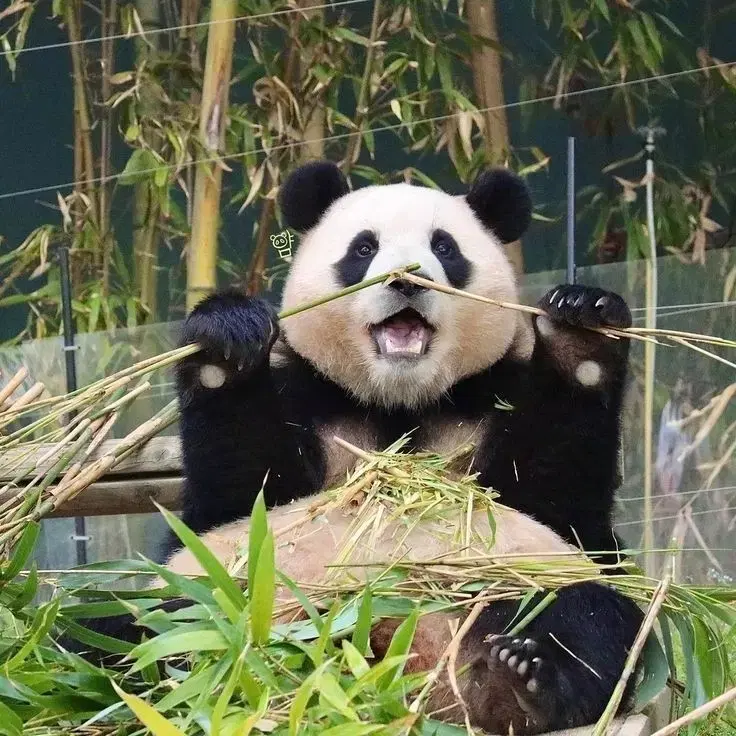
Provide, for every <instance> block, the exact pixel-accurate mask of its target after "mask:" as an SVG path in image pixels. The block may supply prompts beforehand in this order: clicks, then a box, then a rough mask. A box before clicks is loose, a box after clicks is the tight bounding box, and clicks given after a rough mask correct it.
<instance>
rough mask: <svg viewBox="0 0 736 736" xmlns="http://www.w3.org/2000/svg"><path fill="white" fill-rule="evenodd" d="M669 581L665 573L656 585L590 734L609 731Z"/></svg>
mask: <svg viewBox="0 0 736 736" xmlns="http://www.w3.org/2000/svg"><path fill="white" fill-rule="evenodd" d="M671 582H672V578H671V577H670V576H669V575H667V576H665V577H664V579H663V580H662V581H661V582H660V583H659V585H658V586H657V589H656V591H655V592H654V596H653V597H652V602H651V603H650V604H649V610H648V611H647V615H646V616H645V617H644V621H643V623H642V625H641V628H640V629H639V633H638V634H637V635H636V639H635V640H634V643H633V645H632V646H631V651H630V652H629V656H628V657H627V658H626V663H625V664H624V669H623V672H622V673H621V677H620V678H619V681H618V682H617V683H616V687H615V688H614V690H613V695H611V699H610V700H609V701H608V705H607V706H606V709H605V710H604V711H603V715H602V716H601V717H600V719H599V720H598V723H596V726H595V728H594V729H593V733H592V734H591V736H606V734H608V733H609V731H610V728H611V722H612V721H613V719H614V718H615V716H616V713H617V712H618V709H619V706H620V705H621V700H622V698H623V696H624V691H625V690H626V684H627V683H628V681H629V678H630V677H631V675H632V674H633V672H634V669H635V668H636V663H637V662H638V660H639V656H640V655H641V652H642V650H643V649H644V644H645V643H646V641H647V637H648V636H649V634H650V632H651V630H652V627H653V626H654V622H655V621H656V620H657V616H658V614H659V611H660V609H661V608H662V604H663V603H664V601H665V598H666V596H667V591H668V590H669V587H670V584H671Z"/></svg>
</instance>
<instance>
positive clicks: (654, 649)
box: [635, 631, 670, 712]
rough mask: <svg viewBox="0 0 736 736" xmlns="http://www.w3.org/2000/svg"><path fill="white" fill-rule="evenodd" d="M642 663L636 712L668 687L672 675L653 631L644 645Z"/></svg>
mask: <svg viewBox="0 0 736 736" xmlns="http://www.w3.org/2000/svg"><path fill="white" fill-rule="evenodd" d="M641 662H642V671H643V677H642V680H641V683H640V685H639V686H638V687H637V690H636V709H635V710H636V712H638V711H639V709H640V708H643V707H644V706H645V705H646V704H647V703H648V702H649V701H651V700H652V699H653V698H654V697H655V696H656V695H658V694H659V693H660V692H661V691H662V690H663V689H664V688H665V687H666V685H667V677H668V676H669V673H670V667H669V664H668V662H667V657H666V656H665V654H664V651H663V650H662V647H661V646H660V643H659V640H658V639H657V635H656V634H655V633H654V632H653V631H652V632H650V633H649V636H648V637H647V640H646V642H645V644H644V649H643V651H642V658H641Z"/></svg>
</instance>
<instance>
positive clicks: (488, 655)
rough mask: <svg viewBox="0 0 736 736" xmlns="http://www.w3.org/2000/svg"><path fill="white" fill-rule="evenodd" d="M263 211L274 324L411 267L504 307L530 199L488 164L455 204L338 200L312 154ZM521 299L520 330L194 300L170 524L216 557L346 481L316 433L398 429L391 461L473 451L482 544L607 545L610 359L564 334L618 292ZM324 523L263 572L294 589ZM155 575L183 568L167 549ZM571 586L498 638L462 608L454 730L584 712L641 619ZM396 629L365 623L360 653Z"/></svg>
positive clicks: (443, 196) (371, 307)
mask: <svg viewBox="0 0 736 736" xmlns="http://www.w3.org/2000/svg"><path fill="white" fill-rule="evenodd" d="M279 204H280V209H281V212H282V214H283V216H284V219H285V222H286V224H287V225H288V226H289V227H290V228H292V229H293V230H295V231H297V232H299V233H300V234H301V240H300V244H299V247H298V249H297V251H296V254H295V255H294V258H293V262H292V264H291V268H290V270H289V274H288V277H287V280H286V283H285V286H284V290H283V300H282V305H281V306H282V308H283V309H285V310H287V309H291V308H293V307H295V306H298V305H301V304H303V303H305V302H311V301H314V300H318V299H320V298H321V297H325V296H327V295H329V294H331V293H333V292H335V291H337V290H339V289H342V288H344V287H347V286H351V285H356V284H359V283H361V282H362V281H364V280H366V279H370V278H371V277H373V276H375V275H378V274H381V273H385V272H388V271H391V270H394V269H397V268H399V267H401V266H405V265H407V264H409V263H415V262H416V263H419V264H420V266H421V268H420V271H419V272H418V274H419V275H421V276H423V277H424V278H426V279H430V280H433V281H435V282H437V283H438V284H441V285H445V286H452V287H456V288H459V289H464V290H467V291H469V292H472V293H475V294H479V295H482V296H486V297H491V298H493V299H497V300H500V301H507V302H515V301H518V290H517V284H516V279H515V275H514V272H513V270H512V267H511V265H510V263H509V261H508V259H507V257H506V255H505V253H504V250H503V246H504V244H505V243H508V242H512V241H514V240H517V239H518V238H520V237H521V236H522V235H523V234H524V232H525V231H526V229H527V227H528V225H529V223H530V219H531V199H530V195H529V191H528V189H527V187H526V185H525V184H524V182H523V181H522V180H521V179H520V178H519V177H517V176H516V175H514V174H513V173H511V172H510V171H508V170H505V169H497V170H491V171H488V172H485V173H484V174H482V175H481V176H480V177H479V178H478V179H477V180H476V181H475V183H474V184H473V185H472V186H471V187H470V188H469V191H467V192H466V193H465V194H462V195H451V194H448V193H446V192H443V191H439V190H436V189H431V188H426V187H421V186H415V185H410V184H391V185H374V186H367V187H364V188H362V189H358V190H355V191H350V189H349V187H348V184H347V182H346V180H345V178H344V176H343V175H342V173H341V172H340V170H339V169H338V167H337V166H335V165H334V164H332V163H330V162H325V161H317V162H312V163H309V164H305V165H303V166H301V167H300V168H298V169H296V170H295V171H294V172H293V173H292V174H291V175H290V176H289V178H288V179H287V180H286V181H285V182H284V184H283V185H282V187H281V190H280V193H279ZM539 306H540V307H541V308H542V310H543V311H544V313H545V316H539V317H535V318H533V319H531V320H530V319H529V318H528V317H527V316H526V315H522V314H520V313H519V312H516V311H511V310H508V309H502V308H499V307H493V306H489V305H488V304H482V303H479V302H477V301H473V300H470V299H467V298H463V297H459V296H451V295H448V294H443V293H439V292H437V291H435V290H432V289H426V288H422V287H419V286H417V285H416V284H414V283H411V282H408V281H405V280H401V279H396V280H394V281H392V282H391V283H390V284H387V285H374V286H371V287H369V288H366V289H363V290H361V291H358V292H356V293H354V294H351V295H349V296H346V297H342V298H340V299H337V300H334V301H331V302H328V303H325V304H321V305H320V306H318V307H315V308H313V309H310V310H309V311H307V312H303V313H300V314H297V315H294V316H292V317H289V318H288V319H284V320H282V321H281V322H279V320H278V318H277V313H276V310H275V309H274V308H273V307H272V306H271V305H270V304H269V303H268V302H266V301H265V300H263V299H259V298H255V297H251V296H246V295H243V294H240V293H237V292H234V291H226V292H221V293H217V294H214V295H212V296H209V297H207V298H205V299H204V300H203V301H202V302H200V303H199V304H198V305H197V306H196V307H195V309H194V310H193V311H192V312H191V314H190V315H189V316H188V318H187V319H186V321H185V324H184V331H183V341H182V342H183V343H184V344H188V343H197V344H199V345H200V346H201V347H202V350H201V351H200V352H198V353H196V354H194V355H192V356H190V357H188V358H186V359H184V360H183V361H182V362H181V363H180V364H179V365H178V367H177V377H176V380H177V390H178V396H179V403H180V409H181V422H180V434H181V439H182V450H183V461H184V470H185V475H186V483H185V486H184V489H183V494H182V499H181V500H182V504H181V506H182V520H183V521H184V522H185V523H186V524H187V525H188V526H189V527H190V528H191V529H192V530H194V531H195V532H197V533H198V534H200V535H201V537H202V539H203V541H204V542H205V543H206V544H207V546H208V547H209V548H210V549H211V550H213V551H214V552H215V554H216V555H217V556H218V557H219V558H220V559H221V560H222V561H223V562H224V563H226V564H229V563H230V562H232V559H233V555H234V553H235V550H236V549H237V548H238V547H239V546H240V547H242V545H243V544H247V541H246V540H247V532H248V520H247V516H248V514H249V513H250V510H251V508H252V505H253V502H254V499H255V497H256V495H257V494H258V492H259V491H260V490H261V488H263V492H264V494H265V499H266V502H267V504H268V505H269V506H271V507H274V508H273V510H272V511H271V512H270V523H271V526H272V528H280V527H281V526H282V525H284V524H285V523H288V522H287V520H288V519H289V518H290V517H289V514H293V513H294V512H295V511H299V510H300V509H301V510H304V508H306V506H308V505H309V504H310V503H312V502H313V501H314V497H315V496H317V495H318V494H320V493H321V492H323V491H324V490H325V489H327V488H329V487H330V486H333V485H335V484H338V483H340V482H343V481H344V480H345V477H346V474H347V473H349V472H350V471H351V470H352V468H353V467H354V465H355V457H354V456H353V455H352V454H351V453H349V452H347V451H345V450H344V449H342V446H341V445H338V444H336V443H335V442H334V441H333V437H334V436H339V437H341V438H343V439H344V440H347V441H349V442H351V443H352V444H354V445H357V446H358V447H360V448H362V449H364V450H381V449H384V448H385V447H387V446H388V445H390V444H391V443H393V442H394V441H396V440H397V439H398V438H399V437H401V436H403V435H406V434H407V433H409V434H408V436H409V438H410V445H409V449H416V450H425V451H430V452H438V453H448V452H452V451H453V450H455V449H456V448H458V447H460V446H463V445H466V444H468V443H472V444H473V445H474V448H475V449H474V452H473V455H472V459H471V465H470V467H469V468H468V470H469V471H471V472H473V473H477V474H478V482H479V483H480V485H482V486H484V487H492V488H493V489H495V490H496V491H498V492H499V493H500V501H501V502H502V503H503V504H504V505H505V508H504V509H502V510H501V514H500V516H499V519H498V521H497V529H496V536H495V540H494V546H493V550H494V552H496V553H498V554H502V553H504V554H506V553H523V554H529V555H530V556H534V555H535V554H540V553H545V554H549V553H553V554H558V553H559V554H570V553H571V550H572V549H576V550H578V551H580V549H582V550H584V551H586V552H588V553H594V552H603V551H606V550H612V549H616V547H617V540H616V539H615V537H614V535H613V532H612V526H611V513H612V506H613V495H614V491H615V488H616V486H617V484H618V481H619V479H618V473H617V461H618V447H619V434H620V418H621V405H622V396H623V390H624V384H625V377H626V370H627V361H628V347H629V346H628V341H627V340H623V339H621V340H615V339H611V338H609V337H606V336H604V335H601V334H597V333H595V332H593V331H590V330H585V329H582V328H584V327H601V326H612V327H627V326H629V325H630V324H631V315H630V312H629V309H628V307H627V306H626V304H625V302H624V301H623V300H622V299H621V298H620V297H619V296H617V295H615V294H613V293H610V292H605V291H602V290H600V289H593V288H588V287H584V286H576V285H562V286H559V287H557V288H555V289H552V290H551V291H550V292H549V293H548V294H547V295H545V296H544V297H543V298H542V300H541V301H540V303H539ZM479 523H480V528H481V531H482V530H483V528H482V520H481V521H480V522H479ZM344 529H345V521H344V518H343V516H342V515H341V513H340V512H339V511H333V512H331V513H330V514H328V515H327V516H326V517H323V518H322V519H321V520H320V521H317V520H315V522H314V528H313V529H312V530H311V532H312V533H310V534H307V535H304V536H303V537H299V538H298V539H297V540H296V541H294V540H291V541H292V544H290V545H286V546H285V547H283V548H279V551H278V553H277V565H278V566H279V567H280V568H281V569H283V570H284V571H285V572H286V573H287V574H291V576H293V577H294V578H295V579H296V581H297V582H300V581H301V582H311V581H315V580H318V579H320V576H321V575H322V574H323V573H324V567H325V565H326V564H329V562H330V560H331V558H332V556H333V555H334V553H335V551H336V549H337V546H338V541H339V538H340V532H341V531H344ZM487 531H488V532H489V533H490V530H487ZM430 538H432V535H430V534H428V533H427V532H426V530H424V529H422V528H421V527H419V528H418V529H416V530H415V533H414V535H413V536H412V537H410V538H409V539H408V540H406V543H407V545H408V548H407V550H405V552H408V553H409V554H410V555H413V556H414V557H415V558H417V559H422V558H428V557H432V556H434V555H436V554H437V553H438V550H437V549H435V548H433V547H432V545H431V544H430V542H429V540H430ZM300 540H301V541H300ZM386 550H387V546H386V544H384V542H381V543H380V544H377V545H374V547H373V548H372V549H371V550H370V552H371V553H372V554H373V555H375V556H376V557H379V558H380V557H381V555H382V553H384V552H385V551H386ZM595 558H596V559H597V560H598V561H604V562H610V561H612V560H613V559H614V558H615V555H597V556H596V557H595ZM167 564H168V566H169V568H170V569H171V570H174V571H176V572H179V573H182V574H198V573H199V572H200V570H199V568H198V566H197V565H196V562H195V560H194V558H193V557H192V556H191V555H190V554H189V552H188V551H187V550H178V549H177V545H176V544H175V543H174V540H173V537H172V539H171V540H170V543H169V547H168V563H167ZM591 577H592V578H594V579H593V580H591V581H590V582H585V583H580V584H576V585H571V586H568V587H565V588H562V589H561V590H559V591H558V593H557V598H556V600H555V601H554V603H552V605H550V606H549V607H547V608H546V609H545V610H543V611H542V612H541V613H540V614H539V615H538V616H537V617H536V618H535V619H534V620H533V621H532V622H531V623H530V624H529V625H528V626H526V627H525V629H524V630H523V631H522V632H521V633H519V634H518V636H510V635H508V634H507V633H506V631H507V628H508V624H509V623H510V622H511V620H512V619H513V618H514V616H515V614H516V612H517V609H518V602H511V601H509V602H497V603H494V604H492V605H489V606H487V607H486V608H485V609H484V610H483V611H482V612H481V614H480V616H479V617H478V618H477V619H476V620H475V622H474V623H473V624H472V626H470V628H469V630H468V631H467V633H466V634H465V636H464V638H463V641H462V644H461V647H460V651H459V655H458V658H457V665H458V666H461V665H468V667H467V669H466V670H465V672H464V674H463V676H462V678H461V682H460V686H461V694H462V696H463V700H464V702H465V703H466V705H467V707H468V709H469V716H470V719H471V724H472V725H473V726H475V727H478V728H483V729H484V730H487V731H490V732H500V733H508V731H509V728H513V732H514V733H516V734H536V733H542V732H544V731H549V730H554V729H559V728H563V727H574V726H579V725H585V724H588V723H591V722H593V721H595V720H596V719H597V718H598V716H599V715H600V714H601V713H602V711H603V709H604V707H605V705H606V704H607V702H608V700H609V698H610V696H611V694H612V692H613V689H614V686H615V684H616V682H617V681H618V678H619V676H620V673H621V670H622V668H623V665H624V661H625V659H626V657H627V654H628V650H629V648H630V647H631V644H632V643H633V641H634V638H635V636H636V634H637V632H638V630H639V627H640V624H641V621H642V614H641V611H640V610H639V608H638V607H637V606H636V605H635V604H634V603H633V602H632V601H631V600H629V599H627V598H625V597H623V596H621V595H620V594H618V593H617V592H616V591H614V590H613V588H611V587H609V586H608V585H606V584H605V583H604V582H603V581H602V580H601V579H598V580H596V579H595V577H596V576H595V575H594V574H593V573H591ZM540 595H541V593H540ZM421 621H422V625H421V626H420V627H419V629H418V631H417V635H416V637H415V641H414V646H413V654H414V655H415V656H414V657H413V659H412V660H410V662H411V664H410V665H409V666H410V667H413V668H414V669H431V668H432V667H433V666H434V664H435V663H436V662H437V658H438V657H439V656H440V654H441V653H442V651H443V650H444V647H445V645H446V644H447V643H448V642H449V632H450V627H449V622H448V619H447V617H446V616H441V615H440V616H435V615H434V614H433V615H432V616H425V617H423V618H422V619H421ZM396 624H397V622H396V621H393V620H386V621H382V622H379V623H378V624H377V625H376V628H375V629H374V630H373V633H372V639H371V647H372V649H373V652H374V655H376V656H377V657H380V656H381V654H382V653H383V652H385V649H386V647H387V645H388V641H389V640H390V636H391V633H392V631H393V630H394V628H395V626H396ZM630 690H631V689H629V694H630ZM443 698H444V699H445V700H443ZM435 704H436V705H439V706H440V707H441V708H442V713H443V715H442V717H443V718H445V719H447V720H451V721H453V720H454V721H456V722H461V723H462V722H463V718H464V714H463V713H462V712H461V711H460V710H459V708H458V705H457V703H456V702H455V701H454V697H453V696H452V693H451V691H450V690H449V689H448V687H447V686H445V687H444V688H442V687H440V688H439V691H438V695H437V698H436V700H435Z"/></svg>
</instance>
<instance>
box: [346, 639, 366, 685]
mask: <svg viewBox="0 0 736 736" xmlns="http://www.w3.org/2000/svg"><path fill="white" fill-rule="evenodd" d="M342 651H343V653H344V655H345V662H346V663H347V665H348V667H349V668H350V671H351V672H352V673H353V677H355V679H356V680H357V679H358V678H360V677H362V676H363V675H364V674H365V673H366V672H368V671H369V670H370V665H369V664H368V662H366V661H365V659H364V658H363V655H362V654H361V653H360V652H359V651H358V650H357V649H356V648H355V647H354V646H353V645H352V644H351V643H350V642H349V641H348V640H347V639H343V641H342Z"/></svg>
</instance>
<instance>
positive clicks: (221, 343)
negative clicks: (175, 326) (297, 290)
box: [182, 292, 279, 388]
mask: <svg viewBox="0 0 736 736" xmlns="http://www.w3.org/2000/svg"><path fill="white" fill-rule="evenodd" d="M278 333H279V326H278V317H277V315H276V311H275V310H274V308H273V307H272V306H271V305H270V304H269V303H268V302H266V301H264V300H262V299H254V298H252V297H247V296H245V295H242V294H237V293H235V292H225V293H221V294H215V295H213V296H210V297H208V298H207V299H205V300H204V301H202V302H200V303H199V304H198V305H197V306H196V307H195V308H194V310H193V311H192V313H191V314H190V315H189V316H188V317H187V320H186V322H185V323H184V330H183V340H182V342H183V343H184V344H189V343H197V344H198V345H200V346H201V347H202V351H201V352H199V353H197V354H195V355H194V356H192V357H191V358H190V362H191V363H193V364H196V365H198V366H201V367H200V369H199V373H200V376H199V378H200V381H201V383H202V385H203V386H205V387H208V388H217V387H218V386H220V385H222V384H223V383H224V382H225V380H226V378H227V377H228V376H230V375H235V374H238V373H243V372H244V371H245V372H248V370H249V369H252V368H253V367H255V366H256V365H258V364H260V363H262V362H264V361H265V360H266V359H267V356H268V353H269V351H270V349H271V346H272V345H273V343H274V342H275V341H276V338H277V337H278Z"/></svg>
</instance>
